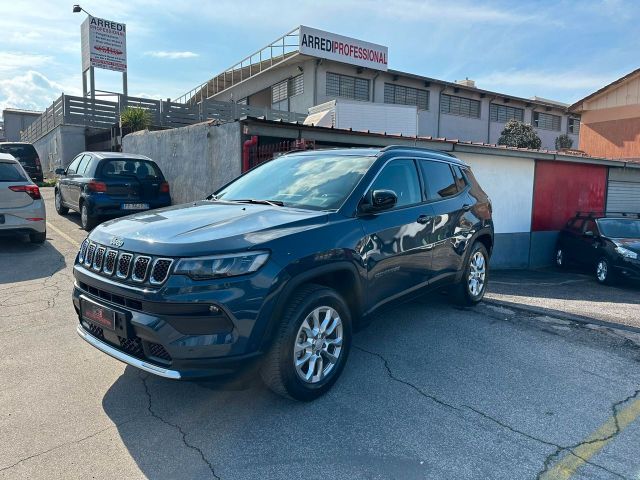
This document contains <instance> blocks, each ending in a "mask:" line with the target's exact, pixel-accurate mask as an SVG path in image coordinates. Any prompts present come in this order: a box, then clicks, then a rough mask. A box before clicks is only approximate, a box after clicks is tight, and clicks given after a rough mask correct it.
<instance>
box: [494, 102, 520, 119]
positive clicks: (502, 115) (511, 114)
mask: <svg viewBox="0 0 640 480" xmlns="http://www.w3.org/2000/svg"><path fill="white" fill-rule="evenodd" d="M489 115H490V117H491V121H492V122H502V123H506V122H508V121H509V120H518V121H519V122H523V121H524V110H523V109H522V108H517V107H508V106H507V105H496V104H495V103H492V104H491V107H490V108H489Z"/></svg>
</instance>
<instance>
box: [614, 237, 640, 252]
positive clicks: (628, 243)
mask: <svg viewBox="0 0 640 480" xmlns="http://www.w3.org/2000/svg"><path fill="white" fill-rule="evenodd" d="M611 240H612V241H613V243H615V244H616V245H618V246H619V247H624V248H627V249H629V250H631V251H632V252H636V253H638V254H640V238H612V239H611Z"/></svg>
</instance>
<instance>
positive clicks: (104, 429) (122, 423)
mask: <svg viewBox="0 0 640 480" xmlns="http://www.w3.org/2000/svg"><path fill="white" fill-rule="evenodd" d="M133 420H134V419H129V420H125V421H124V422H121V423H118V424H115V425H109V426H108V427H106V428H103V429H101V430H98V431H97V432H93V433H91V434H89V435H87V436H86V437H82V438H79V439H77V440H72V441H70V442H66V443H63V444H60V445H56V446H55V447H52V448H49V449H48V450H45V451H43V452H38V453H34V454H33V455H29V456H27V457H24V458H21V459H20V460H18V461H17V462H15V463H13V464H11V465H7V466H6V467H2V468H0V472H4V471H6V470H11V469H12V468H13V467H16V466H18V465H20V464H21V463H23V462H26V461H27V460H31V459H32V458H37V457H40V456H42V455H46V454H47V453H50V452H53V451H55V450H59V449H61V448H64V447H67V446H69V445H76V444H78V443H82V442H84V441H85V440H89V439H90V438H93V437H95V436H96V435H100V434H101V433H102V432H106V431H107V430H110V429H112V428H118V427H120V426H121V425H124V424H126V423H129V422H132V421H133Z"/></svg>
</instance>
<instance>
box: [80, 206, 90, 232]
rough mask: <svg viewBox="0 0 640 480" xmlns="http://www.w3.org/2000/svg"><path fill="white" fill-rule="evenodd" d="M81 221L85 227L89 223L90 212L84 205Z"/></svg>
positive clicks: (81, 211)
mask: <svg viewBox="0 0 640 480" xmlns="http://www.w3.org/2000/svg"><path fill="white" fill-rule="evenodd" d="M80 221H81V222H82V226H83V227H86V226H87V225H88V223H89V212H88V211H87V207H86V205H83V206H82V208H81V209H80Z"/></svg>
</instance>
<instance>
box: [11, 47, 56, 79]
mask: <svg viewBox="0 0 640 480" xmlns="http://www.w3.org/2000/svg"><path fill="white" fill-rule="evenodd" d="M51 60H52V58H51V57H50V56H48V55H37V54H36V55H33V54H28V53H24V52H0V72H2V73H3V74H6V73H10V72H15V71H22V70H24V69H25V68H37V67H41V66H42V65H44V64H46V63H49V62H51Z"/></svg>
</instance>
